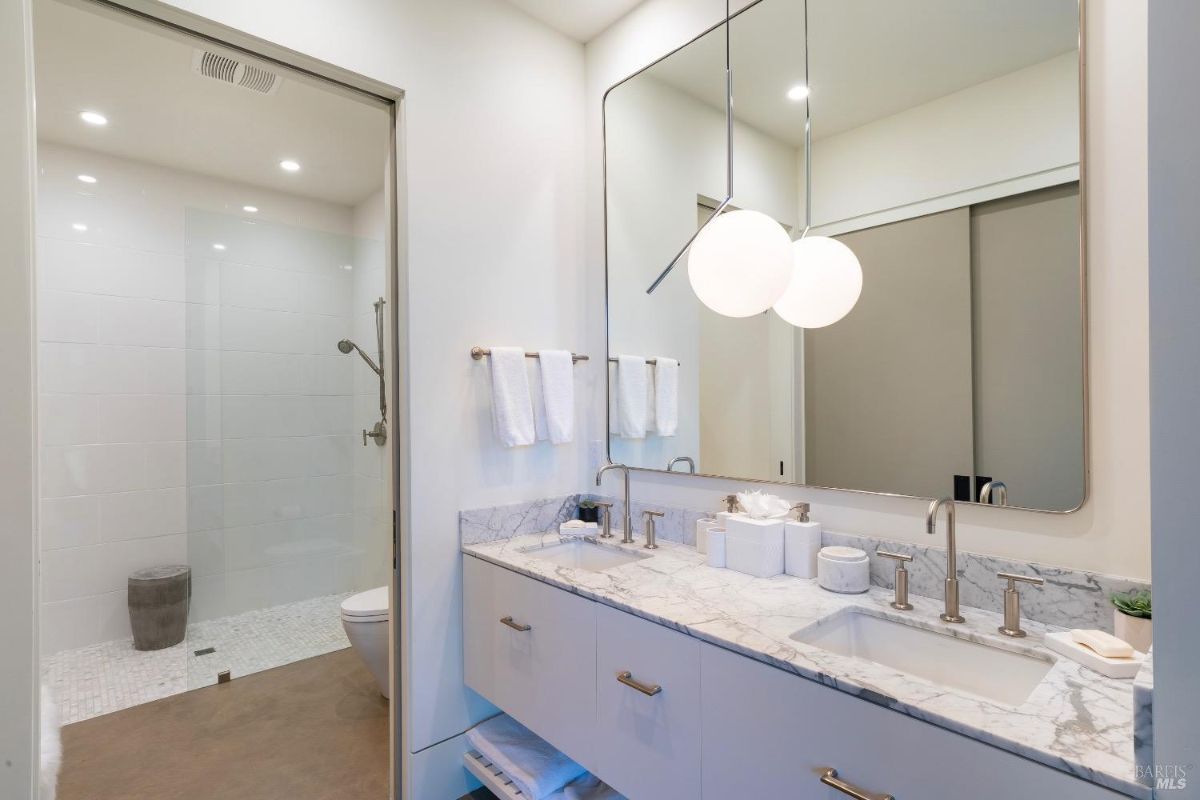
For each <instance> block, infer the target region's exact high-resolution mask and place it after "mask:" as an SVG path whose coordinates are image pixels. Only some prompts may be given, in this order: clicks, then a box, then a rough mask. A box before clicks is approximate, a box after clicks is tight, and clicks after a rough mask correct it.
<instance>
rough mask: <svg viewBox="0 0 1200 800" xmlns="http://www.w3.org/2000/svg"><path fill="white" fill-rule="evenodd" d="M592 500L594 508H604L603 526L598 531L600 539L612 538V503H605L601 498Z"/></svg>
mask: <svg viewBox="0 0 1200 800" xmlns="http://www.w3.org/2000/svg"><path fill="white" fill-rule="evenodd" d="M592 502H593V503H595V504H596V508H603V509H604V527H603V528H602V529H601V531H600V538H601V539H611V538H612V507H613V504H612V503H606V502H604V501H603V500H593V501H592Z"/></svg>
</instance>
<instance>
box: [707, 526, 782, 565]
mask: <svg viewBox="0 0 1200 800" xmlns="http://www.w3.org/2000/svg"><path fill="white" fill-rule="evenodd" d="M709 547H710V548H711V547H712V532H711V531H710V532H709ZM725 566H726V567H727V568H729V569H731V570H734V571H735V572H744V573H745V574H747V575H753V576H754V577H756V578H773V577H775V576H776V575H782V574H783V566H784V564H783V519H782V518H779V519H752V518H751V517H748V516H746V515H744V514H735V515H733V516H732V517H730V518H729V519H727V520H726V521H725Z"/></svg>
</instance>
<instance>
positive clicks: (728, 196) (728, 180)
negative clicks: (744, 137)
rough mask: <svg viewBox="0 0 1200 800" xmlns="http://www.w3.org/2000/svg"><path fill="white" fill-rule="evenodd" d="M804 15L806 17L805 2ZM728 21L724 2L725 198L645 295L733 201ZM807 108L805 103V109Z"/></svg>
mask: <svg viewBox="0 0 1200 800" xmlns="http://www.w3.org/2000/svg"><path fill="white" fill-rule="evenodd" d="M804 13H805V15H806V16H807V14H808V5H807V0H806V2H805V11H804ZM729 20H730V15H729V0H725V198H724V199H723V200H722V201H721V202H720V203H718V204H717V207H716V209H715V210H714V211H713V212H712V214H710V215H709V216H708V219H706V220H704V224H703V225H701V226H700V227H699V228H697V229H696V232H695V233H693V234H692V235H691V236H690V237H689V238H688V240H687V241H686V242H684V245H683V247H681V248H679V252H678V253H676V254H675V257H674V258H672V259H671V262H670V263H669V264H667V268H666V269H664V270H663V271H662V272H661V273H659V275H658V277H657V278H655V279H654V283H652V284H650V288H649V289H647V290H646V294H654V290H655V289H657V288H658V285H659V284H660V283H662V282H663V281H664V280H666V278H667V276H668V275H670V274H671V270H673V269H675V265H676V264H678V263H679V259H681V258H683V256H684V253H686V252H687V251H688V250H689V249H691V246H692V244H693V243H694V242H695V241H696V238H697V237H698V236H699V235H700V234H701V233H702V232H703V231H704V229H705V228H707V227H708V226H709V225H710V224H712V222H713V220H715V219H716V218H717V217H719V216H721V214H722V213H723V212H724V211H725V208H726V207H727V206H728V205H729V204H730V203H731V202H732V201H733V60H732V59H731V57H730V50H731V48H730V44H729V39H730V36H729ZM807 24H808V23H807V21H806V22H805V25H806V26H807ZM807 36H808V31H807V30H806V31H805V37H807ZM804 57H805V59H806V61H805V67H804V72H805V80H808V62H807V58H808V54H807V52H806V53H805V56H804ZM807 107H808V105H807V103H806V104H805V108H807Z"/></svg>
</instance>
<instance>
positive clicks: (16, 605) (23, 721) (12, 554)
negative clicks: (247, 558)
mask: <svg viewBox="0 0 1200 800" xmlns="http://www.w3.org/2000/svg"><path fill="white" fill-rule="evenodd" d="M29 26H30V8H29V3H28V2H27V0H20V2H8V3H0V103H3V106H4V108H5V113H4V114H0V342H3V346H0V374H3V375H4V380H3V381H0V441H2V442H4V446H3V447H0V552H2V553H3V558H0V608H2V609H3V612H2V613H0V641H2V642H4V646H3V647H0V797H12V798H25V797H30V796H32V791H33V788H34V787H35V786H36V785H37V772H36V768H35V764H36V759H37V752H36V750H35V748H34V742H35V741H37V736H38V722H37V714H36V708H37V701H36V699H35V698H36V697H37V686H38V683H39V681H38V668H37V663H38V658H37V649H36V648H37V645H36V642H37V602H36V598H37V584H38V581H37V571H36V564H37V551H36V544H35V543H36V541H37V539H36V536H35V533H34V530H35V527H34V526H35V520H36V515H35V512H34V509H35V508H36V505H37V493H36V485H37V478H36V474H35V471H34V470H33V469H32V468H31V465H33V464H34V463H36V458H35V452H36V448H35V444H36V438H35V429H34V421H35V418H36V412H35V397H36V388H35V385H36V384H35V371H34V359H33V352H34V347H35V344H36V335H35V331H34V312H33V203H32V202H31V196H32V195H31V193H32V191H33V182H34V180H33V175H34V166H33V165H34V133H33V85H32V72H33V51H32V47H33V45H32V36H31V35H30V27H29Z"/></svg>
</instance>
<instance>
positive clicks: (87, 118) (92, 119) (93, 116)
mask: <svg viewBox="0 0 1200 800" xmlns="http://www.w3.org/2000/svg"><path fill="white" fill-rule="evenodd" d="M79 118H80V119H81V120H83V121H84V122H86V123H87V124H88V125H107V124H108V117H106V116H104V115H103V114H101V113H100V112H99V111H80V112H79Z"/></svg>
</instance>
